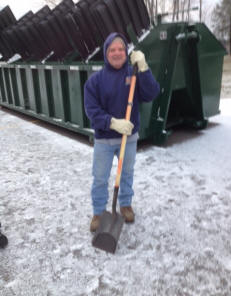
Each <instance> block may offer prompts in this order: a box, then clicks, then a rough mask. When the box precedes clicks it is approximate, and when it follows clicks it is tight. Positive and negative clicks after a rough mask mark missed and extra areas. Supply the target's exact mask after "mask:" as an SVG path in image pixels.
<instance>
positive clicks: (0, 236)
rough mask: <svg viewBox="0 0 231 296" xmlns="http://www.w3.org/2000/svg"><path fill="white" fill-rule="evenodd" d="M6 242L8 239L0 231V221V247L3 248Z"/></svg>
mask: <svg viewBox="0 0 231 296" xmlns="http://www.w3.org/2000/svg"><path fill="white" fill-rule="evenodd" d="M7 244H8V239H7V237H6V236H5V235H3V234H2V233H1V223H0V248H5V246H6V245H7Z"/></svg>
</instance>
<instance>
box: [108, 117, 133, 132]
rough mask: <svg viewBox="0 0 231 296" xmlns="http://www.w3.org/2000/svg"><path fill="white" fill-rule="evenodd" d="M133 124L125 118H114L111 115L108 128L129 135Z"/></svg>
mask: <svg viewBox="0 0 231 296" xmlns="http://www.w3.org/2000/svg"><path fill="white" fill-rule="evenodd" d="M133 127H134V125H133V124H132V123H131V121H129V120H126V119H116V118H114V117H112V119H111V124H110V129H113V130H115V131H117V132H118V133H120V134H123V135H127V136H130V135H131V134H132V129H133Z"/></svg>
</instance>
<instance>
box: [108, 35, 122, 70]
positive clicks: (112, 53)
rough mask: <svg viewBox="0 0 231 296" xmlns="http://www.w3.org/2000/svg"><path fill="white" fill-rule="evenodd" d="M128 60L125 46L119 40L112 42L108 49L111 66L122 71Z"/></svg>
mask: <svg viewBox="0 0 231 296" xmlns="http://www.w3.org/2000/svg"><path fill="white" fill-rule="evenodd" d="M126 59H127V56H126V50H125V47H124V44H122V42H120V41H119V40H116V41H114V42H112V44H111V45H110V46H109V47H108V49H107V60H108V62H109V64H110V65H111V66H112V67H113V68H115V69H120V68H121V67H122V66H123V64H124V63H125V61H126Z"/></svg>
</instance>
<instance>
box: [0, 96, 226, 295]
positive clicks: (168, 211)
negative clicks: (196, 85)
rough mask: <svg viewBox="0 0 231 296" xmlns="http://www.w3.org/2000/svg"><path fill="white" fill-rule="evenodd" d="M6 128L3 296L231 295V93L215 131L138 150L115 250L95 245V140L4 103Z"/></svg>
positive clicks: (0, 199) (0, 201) (1, 181)
mask: <svg viewBox="0 0 231 296" xmlns="http://www.w3.org/2000/svg"><path fill="white" fill-rule="evenodd" d="M0 132H1V134H0V145H1V162H0V168H1V169H0V186H1V191H0V216H1V220H2V223H3V226H4V232H5V233H6V234H7V236H8V238H9V246H8V247H7V248H6V249H5V250H2V251H0V262H1V264H0V295H1V296H11V295H17V296H21V295H23V296H27V295H28V296H33V295H38V296H48V295H49V296H51V295H54V296H67V295H68V296H77V295H103V296H104V295H126V296H128V295H148V296H149V295H158V296H161V295H163V296H167V295H169V296H173V295H176V296H181V295H184V296H191V295H195V296H200V295H201V296H213V295H214V296H215V295H216V296H217V295H219V296H222V295H227V296H229V295H231V259H230V253H231V242H230V237H231V227H230V225H231V216H230V208H231V200H230V191H231V178H230V177H231V171H230V168H231V157H230V142H231V99H225V100H222V101H221V115H219V116H216V117H214V118H212V119H210V124H209V126H208V128H207V129H205V130H203V131H199V132H193V131H191V132H190V131H183V130H179V131H177V132H175V133H174V134H173V135H172V136H171V138H170V139H169V142H168V145H167V146H166V147H162V148H160V147H153V146H150V145H149V146H148V145H147V146H143V147H142V148H140V149H139V151H138V154H137V162H136V171H135V184H134V189H135V197H134V203H133V205H134V208H135V212H136V222H135V224H133V225H125V226H124V227H123V231H122V234H121V237H120V240H119V243H118V247H117V251H116V254H115V255H111V254H107V253H105V252H103V251H100V250H97V249H94V248H93V247H92V246H91V239H92V235H91V234H90V232H89V230H88V229H89V222H90V218H91V204H90V198H89V195H90V185H91V177H90V173H91V161H92V147H91V146H89V145H87V144H86V143H80V142H78V141H76V140H75V139H70V138H68V137H66V136H63V135H60V134H58V133H56V132H54V131H51V130H48V129H45V128H43V127H41V126H38V125H36V124H35V123H33V122H28V121H26V120H24V119H21V118H20V117H18V116H14V115H12V114H10V113H7V112H4V111H3V110H0ZM115 171H116V163H114V170H113V175H112V178H111V183H110V192H112V186H113V183H114V175H115Z"/></svg>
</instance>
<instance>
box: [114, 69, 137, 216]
mask: <svg viewBox="0 0 231 296" xmlns="http://www.w3.org/2000/svg"><path fill="white" fill-rule="evenodd" d="M137 71H138V66H137V64H135V65H134V67H133V73H132V77H131V83H130V89H129V96H128V105H127V109H126V115H125V119H126V120H130V118H131V112H132V104H133V98H134V92H135V86H136V74H137ZM126 143H127V135H123V136H122V141H121V146H120V154H119V160H118V167H117V173H116V180H115V186H114V196H113V204H112V211H113V212H114V213H115V212H116V203H117V195H118V191H119V186H120V179H121V173H122V168H123V160H124V154H125V148H126Z"/></svg>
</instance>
